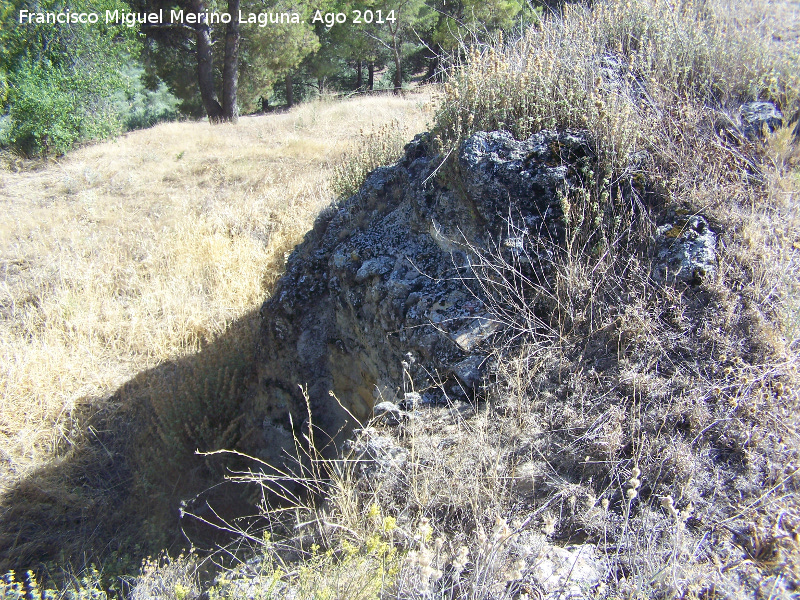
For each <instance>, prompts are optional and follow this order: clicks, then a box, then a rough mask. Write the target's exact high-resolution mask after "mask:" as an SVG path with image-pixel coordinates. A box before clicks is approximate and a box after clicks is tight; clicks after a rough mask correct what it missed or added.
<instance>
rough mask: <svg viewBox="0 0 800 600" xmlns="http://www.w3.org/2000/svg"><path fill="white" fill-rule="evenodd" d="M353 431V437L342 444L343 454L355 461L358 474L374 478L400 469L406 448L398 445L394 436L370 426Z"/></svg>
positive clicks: (405, 459)
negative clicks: (381, 432) (383, 433)
mask: <svg viewBox="0 0 800 600" xmlns="http://www.w3.org/2000/svg"><path fill="white" fill-rule="evenodd" d="M353 433H354V437H353V439H351V440H347V441H346V442H345V444H344V456H345V459H346V460H350V461H355V462H356V463H357V466H356V472H357V473H358V474H359V475H360V476H362V477H366V478H369V479H376V478H384V477H387V476H389V475H391V474H393V473H394V474H396V473H399V472H400V471H402V468H403V466H404V465H405V464H406V461H407V460H408V450H406V449H405V448H401V447H400V446H398V445H397V442H396V441H395V440H394V438H392V437H391V436H388V435H382V434H380V433H379V432H378V431H377V430H375V429H373V428H371V427H369V428H366V429H358V430H355V431H354V432H353Z"/></svg>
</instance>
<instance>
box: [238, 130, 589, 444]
mask: <svg viewBox="0 0 800 600" xmlns="http://www.w3.org/2000/svg"><path fill="white" fill-rule="evenodd" d="M428 144H429V142H428V138H427V136H425V135H421V136H418V137H417V138H415V140H414V141H413V142H412V143H411V144H409V145H408V146H407V148H406V153H405V156H404V157H403V158H402V159H401V160H400V161H399V162H398V163H397V164H396V165H394V166H391V167H382V168H379V169H377V170H375V171H374V172H373V173H372V174H371V175H370V176H369V178H368V179H367V181H366V183H365V184H364V185H363V186H362V188H361V190H360V191H359V192H358V193H357V194H356V195H355V196H353V197H352V198H350V199H348V200H346V201H345V202H343V203H342V204H341V205H339V206H337V207H334V208H331V209H330V210H328V211H327V212H326V213H325V214H323V215H322V216H321V217H320V218H319V219H318V220H317V222H316V224H315V226H314V229H313V230H312V231H311V232H309V233H308V234H307V236H306V239H305V240H304V242H303V243H302V244H301V245H299V246H298V247H297V249H296V250H295V252H294V253H293V254H292V255H291V257H290V258H289V260H288V263H287V268H286V274H285V276H284V277H283V278H282V279H281V281H280V282H279V285H278V288H277V290H276V292H275V294H274V295H273V297H272V298H270V299H269V300H268V301H267V302H266V303H265V304H264V306H263V307H262V310H261V314H262V319H263V328H262V332H261V336H260V342H259V351H258V356H257V361H258V392H257V394H256V396H255V398H254V399H253V400H252V403H253V405H252V406H251V407H249V409H248V410H247V414H248V415H249V416H250V419H251V422H250V428H249V429H250V435H249V443H248V444H247V445H248V446H250V448H248V449H249V450H252V451H254V452H256V453H258V454H259V455H260V456H261V457H262V458H265V459H267V460H272V459H275V458H276V456H277V454H278V453H279V452H280V450H279V449H280V448H281V447H283V446H284V445H285V442H286V439H287V436H288V435H289V434H290V433H291V431H290V430H291V428H292V427H294V428H295V429H296V430H297V429H298V428H299V427H300V426H301V423H302V422H303V420H304V419H305V418H306V415H307V405H306V400H307V401H308V407H310V409H311V413H312V414H313V420H314V424H315V425H316V426H318V427H319V428H321V429H322V430H324V431H325V432H328V433H329V434H330V435H331V436H335V435H336V433H337V432H339V431H340V430H348V429H349V428H352V427H354V426H357V425H358V421H364V420H366V419H368V418H369V417H370V416H371V414H372V410H373V406H375V405H376V404H378V403H380V402H382V401H390V402H396V403H398V404H399V405H400V406H401V407H403V408H407V407H406V406H405V405H404V403H405V401H406V399H407V398H414V399H416V400H415V403H417V402H419V403H423V404H424V403H426V402H438V401H441V400H442V399H443V396H444V395H456V396H458V395H464V394H469V393H470V391H471V389H472V388H474V387H475V386H478V385H480V383H481V381H482V379H483V378H484V377H485V375H486V371H487V369H488V368H489V366H490V365H491V359H490V356H489V355H490V347H489V342H490V341H491V339H492V338H493V336H496V335H499V334H500V333H501V332H502V330H503V328H504V325H505V324H504V323H503V322H501V320H499V319H497V318H496V317H495V316H493V313H492V311H491V310H490V305H491V300H490V298H488V297H487V294H486V291H485V289H483V288H481V287H480V286H476V285H473V284H474V281H473V279H474V275H475V272H474V269H473V265H474V263H475V256H476V253H480V252H483V251H490V249H492V248H499V250H497V252H498V253H500V254H502V253H506V254H507V255H508V256H507V257H506V258H509V259H510V258H513V257H512V256H511V255H512V254H513V253H514V252H517V253H518V252H519V251H520V248H521V245H522V240H521V237H520V236H522V235H525V236H533V237H537V238H539V239H543V240H547V243H548V244H549V245H550V246H551V247H554V248H555V247H558V246H559V245H560V244H561V243H562V242H563V237H564V217H563V213H562V203H563V198H564V197H565V196H566V195H567V194H568V192H569V188H571V187H573V186H576V185H578V184H579V177H580V172H581V170H582V169H583V170H586V169H587V168H588V166H587V165H590V164H591V163H592V162H593V160H594V158H593V155H592V144H591V142H590V139H589V136H588V134H587V133H585V132H559V133H557V132H551V131H544V132H541V133H539V134H536V135H534V136H532V137H531V138H529V139H527V140H524V141H518V140H514V139H513V138H512V136H511V135H510V134H508V133H505V132H492V133H478V134H475V135H473V136H472V137H471V138H469V139H468V140H467V141H466V142H465V143H464V144H463V145H462V147H461V149H460V154H459V156H458V160H457V162H456V164H455V166H448V167H446V168H440V167H441V165H440V163H441V159H439V158H436V157H432V156H431V155H432V152H431V151H430V148H429V145H428ZM443 171H446V173H443ZM511 222H513V223H514V227H513V228H512V227H511V226H510V223H511ZM527 260H528V263H530V261H531V258H530V257H527ZM533 260H534V262H535V260H536V259H533ZM528 267H529V268H534V266H532V265H530V264H528ZM434 384H439V385H434ZM334 396H335V397H334ZM337 400H338V402H337ZM290 417H291V418H290ZM296 432H297V431H295V433H296ZM320 441H321V440H319V437H318V438H317V443H318V445H319V442H320Z"/></svg>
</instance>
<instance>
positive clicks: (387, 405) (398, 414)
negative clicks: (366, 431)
mask: <svg viewBox="0 0 800 600" xmlns="http://www.w3.org/2000/svg"><path fill="white" fill-rule="evenodd" d="M372 412H373V414H374V415H375V418H376V419H377V420H379V421H382V422H383V423H386V424H387V425H399V424H400V423H402V422H403V421H404V420H406V419H407V418H408V413H406V412H405V411H402V410H400V407H399V406H397V404H395V403H394V402H388V401H384V402H380V403H378V404H376V405H375V408H373V409H372Z"/></svg>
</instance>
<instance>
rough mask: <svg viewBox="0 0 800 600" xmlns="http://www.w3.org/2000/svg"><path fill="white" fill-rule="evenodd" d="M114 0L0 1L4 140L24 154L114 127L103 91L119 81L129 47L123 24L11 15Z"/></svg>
mask: <svg viewBox="0 0 800 600" xmlns="http://www.w3.org/2000/svg"><path fill="white" fill-rule="evenodd" d="M124 8H127V6H126V5H125V4H124V3H122V2H121V1H120V0H102V1H101V2H92V3H89V2H87V1H86V0H70V1H69V2H67V3H65V4H64V3H62V2H60V1H58V0H46V1H44V2H41V3H33V2H29V1H28V0H10V1H5V2H4V4H3V6H2V14H1V16H2V20H3V27H2V29H0V82H2V86H0V87H1V88H2V90H3V100H4V106H5V110H6V112H7V114H8V118H9V124H8V126H7V131H6V133H5V136H4V137H5V141H6V142H7V143H9V144H10V145H12V146H13V147H14V148H15V149H16V150H18V151H20V152H22V153H23V154H26V155H50V154H62V153H63V152H65V151H66V150H68V149H69V148H70V147H71V146H72V145H73V144H75V143H77V142H80V141H83V140H88V139H94V138H101V137H105V136H108V135H110V134H113V133H115V132H118V131H119V130H120V128H121V126H122V120H121V118H120V115H119V114H118V113H117V111H116V110H115V109H114V107H113V105H112V103H111V102H110V101H109V98H110V97H111V96H112V95H113V93H114V92H115V91H116V90H119V89H123V88H124V86H125V84H126V80H125V78H124V77H122V75H121V73H120V70H121V68H122V66H123V65H124V64H125V62H126V61H128V60H130V58H131V57H132V56H134V55H135V37H134V32H133V31H132V30H131V29H130V28H127V27H125V26H117V27H115V26H106V25H104V24H97V25H78V24H76V25H66V24H65V25H59V24H54V23H49V24H35V23H24V24H20V23H18V22H17V15H18V14H19V11H20V10H21V9H27V10H30V11H55V12H58V11H64V10H66V9H70V10H71V11H73V12H81V11H95V12H100V13H102V12H103V11H104V10H106V9H111V10H115V9H124Z"/></svg>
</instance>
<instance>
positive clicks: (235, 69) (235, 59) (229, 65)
mask: <svg viewBox="0 0 800 600" xmlns="http://www.w3.org/2000/svg"><path fill="white" fill-rule="evenodd" d="M228 14H229V15H231V20H230V22H229V23H228V26H227V29H226V30H225V62H224V63H223V65H222V110H223V114H222V118H223V119H224V120H225V121H230V122H231V123H236V122H237V121H238V120H239V104H238V102H237V98H236V96H237V90H238V88H239V40H240V34H239V0H228Z"/></svg>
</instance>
